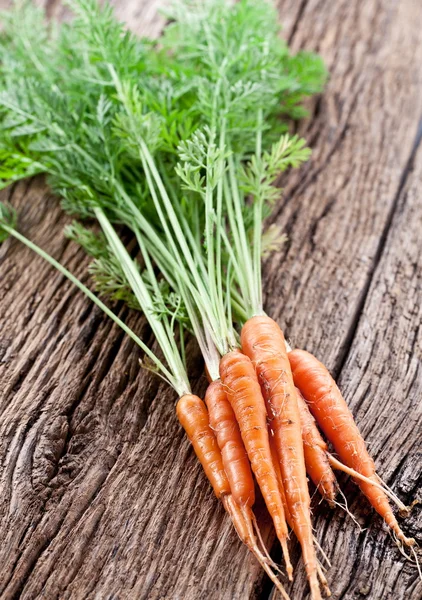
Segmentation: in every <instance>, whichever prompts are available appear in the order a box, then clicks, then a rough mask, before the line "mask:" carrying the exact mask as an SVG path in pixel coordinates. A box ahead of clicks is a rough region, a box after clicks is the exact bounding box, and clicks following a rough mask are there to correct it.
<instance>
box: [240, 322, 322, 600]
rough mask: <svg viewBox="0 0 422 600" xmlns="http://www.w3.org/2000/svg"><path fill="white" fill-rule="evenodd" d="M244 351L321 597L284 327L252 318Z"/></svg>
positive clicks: (314, 587)
mask: <svg viewBox="0 0 422 600" xmlns="http://www.w3.org/2000/svg"><path fill="white" fill-rule="evenodd" d="M241 343H242V350H243V352H244V353H245V354H246V355H247V356H248V357H249V358H250V359H251V360H252V362H253V364H254V366H255V369H256V373H257V375H258V379H259V381H260V383H261V389H262V392H263V394H264V397H265V399H266V402H267V406H268V407H269V409H270V411H271V414H270V418H271V419H272V425H271V427H272V429H273V431H274V437H275V443H276V447H277V454H278V458H279V461H280V468H281V474H282V480H283V485H284V491H285V494H286V499H287V504H288V506H289V510H290V514H291V517H292V520H293V524H294V531H295V533H296V535H297V537H298V539H299V542H300V544H301V547H302V553H303V558H304V563H305V568H306V573H307V576H308V581H309V585H310V589H311V597H312V599H313V600H319V599H320V598H321V592H320V588H319V583H318V575H317V560H316V554H315V548H314V544H313V534H312V524H311V513H310V502H311V500H310V496H309V490H308V482H307V478H306V468H305V458H304V451H303V443H302V433H301V427H300V416H299V408H298V405H297V395H296V389H295V387H294V384H293V379H292V374H291V369H290V365H289V360H288V358H287V351H286V345H285V340H284V335H283V332H282V331H281V329H280V327H279V326H278V325H277V323H275V321H273V320H272V319H270V318H269V317H267V316H266V315H262V316H255V317H252V318H251V319H249V320H248V321H247V322H246V323H245V324H244V326H243V328H242V332H241Z"/></svg>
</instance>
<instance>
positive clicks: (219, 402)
mask: <svg viewBox="0 0 422 600" xmlns="http://www.w3.org/2000/svg"><path fill="white" fill-rule="evenodd" d="M205 403H206V405H207V408H208V414H209V420H210V426H211V429H212V430H213V431H214V434H215V436H216V438H217V443H218V447H219V448H220V451H221V455H222V459H223V465H224V470H225V472H226V475H227V479H228V480H229V483H230V489H231V493H232V494H233V498H234V499H235V501H236V502H237V504H239V505H240V506H248V507H251V506H253V504H254V502H255V487H254V482H253V478H252V472H251V467H250V464H249V460H248V455H247V454H246V450H245V446H244V445H243V441H242V436H241V434H240V429H239V425H238V424H237V421H236V417H235V414H234V412H233V409H232V407H231V404H230V402H229V401H228V399H227V395H226V392H225V390H224V388H223V384H222V383H221V381H220V380H218V381H213V382H212V383H210V385H209V386H208V389H207V391H206V394H205Z"/></svg>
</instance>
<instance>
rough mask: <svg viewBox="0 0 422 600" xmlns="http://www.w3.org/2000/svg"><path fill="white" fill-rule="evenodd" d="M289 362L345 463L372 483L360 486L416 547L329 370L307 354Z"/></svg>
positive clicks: (399, 534) (299, 353) (294, 355)
mask: <svg viewBox="0 0 422 600" xmlns="http://www.w3.org/2000/svg"><path fill="white" fill-rule="evenodd" d="M289 361H290V364H291V367H292V372H293V379H294V382H295V384H296V385H297V387H298V388H299V389H300V391H301V392H302V394H303V396H304V398H305V400H306V402H307V404H308V406H309V409H310V411H311V413H312V414H313V416H314V417H315V419H316V421H317V423H318V425H319V426H320V427H321V429H322V430H323V432H324V433H325V435H326V436H327V438H328V440H329V441H330V442H331V443H332V444H333V446H334V448H335V450H336V452H337V454H338V455H339V457H340V459H341V461H342V462H343V463H344V464H345V465H346V466H347V467H350V468H351V469H354V470H355V471H357V472H358V473H360V474H361V475H363V476H365V477H366V478H367V479H368V480H370V481H365V480H364V481H363V480H362V478H360V479H357V483H358V485H359V487H360V489H361V490H362V492H363V493H364V494H365V496H366V497H367V498H368V500H369V502H370V503H371V505H372V506H373V507H374V509H375V510H376V511H377V512H378V513H379V514H380V515H381V516H382V517H383V519H384V520H385V522H386V523H387V525H388V526H389V527H390V528H391V529H392V530H393V532H394V533H395V535H396V536H397V538H398V539H399V540H401V541H402V542H403V543H404V544H405V545H407V546H411V545H413V544H414V543H415V541H414V540H413V539H412V538H407V537H406V536H405V535H404V533H403V531H402V530H401V528H400V526H399V524H398V522H397V519H396V517H395V516H394V514H393V512H392V510H391V507H390V505H389V502H388V497H387V494H386V492H385V490H384V489H382V488H380V486H379V485H377V484H378V478H377V475H376V471H375V464H374V461H373V460H372V458H371V457H370V455H369V453H368V451H367V449H366V446H365V442H364V440H363V438H362V436H361V434H360V432H359V430H358V428H357V425H356V423H355V421H354V418H353V415H352V413H351V412H350V410H349V408H348V406H347V404H346V401H345V400H344V398H343V396H342V394H341V392H340V390H339V389H338V387H337V385H336V383H335V381H334V379H333V378H332V377H331V375H330V373H329V372H328V370H327V369H326V367H325V366H324V365H323V364H322V363H321V362H319V360H318V359H316V358H315V356H313V355H312V354H310V353H309V352H306V351H305V350H293V351H292V352H290V353H289Z"/></svg>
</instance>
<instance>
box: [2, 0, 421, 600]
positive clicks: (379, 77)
mask: <svg viewBox="0 0 422 600" xmlns="http://www.w3.org/2000/svg"><path fill="white" fill-rule="evenodd" d="M1 3H2V4H3V6H5V5H6V2H5V0H1ZM157 7H158V2H156V1H155V0H144V1H143V2H141V1H137V0H118V2H117V11H118V14H119V16H120V17H122V18H123V19H125V20H127V22H128V24H129V25H130V27H132V28H133V29H135V30H136V31H138V32H142V33H144V34H145V33H149V34H154V35H155V34H158V33H159V31H160V28H161V27H162V23H163V20H162V18H161V17H157V13H156V11H157ZM279 10H280V16H281V19H282V21H283V22H284V35H285V37H286V38H288V39H289V42H290V44H291V45H292V47H293V48H294V49H299V48H306V49H309V50H316V51H318V52H319V53H321V54H322V56H323V57H324V59H325V61H326V64H327V66H328V69H329V71H330V75H331V77H330V81H329V83H328V85H327V87H326V90H325V92H324V94H323V95H322V96H321V97H319V98H317V99H316V100H315V101H313V102H312V103H311V104H310V105H309V108H310V115H309V118H308V119H306V120H305V121H303V122H302V123H301V125H300V131H301V133H302V134H303V135H305V136H306V138H307V140H308V141H309V143H310V145H311V146H312V147H313V149H314V151H313V156H312V159H311V160H310V161H309V162H308V163H307V164H306V165H305V166H304V168H303V169H302V170H301V171H300V172H298V173H292V174H291V175H289V176H288V177H287V178H286V180H285V193H284V195H283V198H280V202H279V205H278V206H277V209H276V211H275V215H274V221H276V222H277V223H278V224H279V225H281V226H282V227H283V228H284V230H285V231H286V232H287V233H288V235H289V238H290V241H289V242H288V243H287V244H286V245H285V247H284V248H283V250H282V251H281V252H278V253H277V254H274V255H273V256H272V257H271V258H270V259H269V260H268V262H267V264H266V268H265V292H266V298H267V301H266V308H267V310H268V312H269V314H271V315H272V316H273V317H274V318H276V319H278V320H279V322H280V324H281V325H282V327H283V328H284V329H285V332H286V334H287V336H288V337H289V338H290V340H291V341H292V343H293V344H294V345H297V346H300V347H304V348H307V349H308V350H310V351H312V352H314V353H316V354H317V355H318V356H319V357H320V358H321V360H323V361H324V362H325V363H326V364H327V366H328V367H329V368H330V369H331V371H332V372H333V373H334V375H335V376H336V377H337V378H338V381H339V384H340V387H341V388H342V390H343V392H344V394H345V396H346V399H347V401H348V403H349V406H350V407H351V409H352V410H353V412H354V415H355V417H356V420H357V422H358V424H359V426H360V428H361V431H362V433H363V434H364V436H365V438H366V440H367V442H368V445H369V448H370V450H371V453H372V455H373V456H374V458H375V460H376V464H377V466H378V469H379V472H380V474H381V475H382V476H383V478H384V480H385V481H386V482H387V483H388V484H389V485H390V486H392V488H393V489H394V490H395V491H396V493H397V494H398V495H399V496H400V497H401V498H402V499H403V501H404V502H410V501H411V500H412V499H414V498H415V496H416V494H417V488H418V481H419V482H420V477H421V464H422V454H421V439H422V438H421V436H422V425H421V422H422V420H421V394H422V376H421V358H422V329H421V328H420V324H421V316H422V261H421V257H422V185H421V184H422V147H420V139H421V128H420V123H421V121H420V119H421V116H422V67H421V65H422V4H421V3H420V1H418V0H401V2H397V1H396V0H361V1H358V0H337V1H336V2H330V1H323V0H302V1H301V2H297V1H294V0H282V1H280V2H279ZM60 11H61V9H60V7H59V6H58V4H56V2H55V1H54V0H52V1H51V0H50V2H49V6H48V12H49V14H55V13H60ZM2 198H3V199H8V200H10V201H11V202H12V204H13V205H14V206H16V207H17V209H18V210H19V213H20V229H21V231H23V232H24V233H25V234H27V235H28V236H29V237H30V238H31V239H33V240H34V241H35V242H37V243H38V244H40V245H41V246H42V247H44V248H45V249H46V250H48V251H49V252H50V253H51V254H53V255H54V256H55V257H56V258H58V259H59V260H60V261H62V262H63V263H64V264H65V265H66V266H67V267H68V268H69V269H71V270H72V271H74V272H75V273H76V274H78V275H82V274H84V273H85V272H86V271H85V268H86V265H87V259H86V258H85V256H84V255H83V253H82V252H81V251H80V250H79V249H78V248H77V247H76V246H75V245H74V244H73V243H70V242H68V241H66V240H65V239H64V238H63V236H62V228H63V225H64V224H65V223H66V222H67V218H65V217H64V216H63V215H62V213H61V211H60V209H59V206H58V202H57V200H56V199H55V198H53V197H52V196H51V194H50V193H49V192H48V190H47V188H46V186H45V184H44V182H43V180H42V179H35V180H32V181H26V182H23V183H21V184H19V185H17V186H15V187H13V188H12V189H9V190H6V191H5V192H4V193H3V194H2ZM45 215H47V216H45ZM0 263H1V264H0V273H1V287H0V323H1V334H0V335H1V337H0V381H1V385H0V393H1V405H0V410H1V417H0V432H1V433H0V456H1V459H0V460H1V463H0V464H1V470H0V480H1V484H0V485H1V493H0V540H1V543H0V565H1V569H0V590H1V599H2V600H11V599H12V598H22V599H25V600H28V599H36V598H46V599H48V600H53V599H60V600H62V599H66V598H71V599H74V600H76V599H81V600H82V599H84V600H85V599H100V600H103V599H104V600H106V599H107V600H112V599H113V600H117V599H119V600H120V599H126V598H129V599H136V600H138V599H139V600H140V599H142V600H143V599H145V600H146V599H148V600H150V599H163V600H164V599H166V600H197V599H200V598H207V599H208V600H243V599H247V598H254V599H257V598H267V597H268V595H269V593H270V590H271V587H270V586H269V585H268V583H267V582H266V580H264V579H263V577H262V573H261V571H260V570H259V569H258V568H257V565H256V563H255V561H254V560H253V559H252V558H251V557H250V556H249V555H248V552H247V550H246V549H245V548H243V547H242V546H241V544H240V542H239V541H238V540H237V538H236V535H235V533H234V532H233V530H232V529H231V527H230V524H229V521H228V519H227V518H226V516H225V515H224V513H223V510H222V508H221V506H220V505H219V504H218V502H217V501H216V500H215V498H214V497H213V495H212V491H211V489H210V486H209V485H208V483H207V482H206V481H205V478H204V476H203V473H202V471H201V468H200V466H199V465H198V463H197V461H196V459H195V457H194V455H193V452H192V450H191V448H190V447H189V444H188V442H187V440H186V439H185V436H184V434H183V433H182V431H181V428H180V427H179V425H178V423H177V422H176V418H175V414H174V401H175V397H174V394H173V393H172V392H171V391H169V390H168V389H167V388H166V387H165V385H164V384H161V383H160V382H159V380H158V379H156V378H154V377H153V376H151V375H150V374H148V373H146V372H144V371H143V370H142V369H140V368H139V363H138V361H139V358H140V354H139V352H138V350H137V349H136V348H135V347H134V344H133V343H132V342H131V341H130V340H129V339H128V338H127V337H126V336H125V335H123V334H122V332H121V331H119V330H118V328H117V327H115V326H114V325H112V323H111V322H110V321H109V320H108V319H107V318H105V317H104V316H103V315H102V314H101V313H100V312H99V310H97V309H96V308H94V307H93V305H92V304H91V303H90V302H89V301H87V300H86V299H85V298H84V297H82V295H81V294H80V293H79V292H78V291H77V290H75V289H74V288H73V287H72V286H71V285H69V283H68V282H67V281H66V280H65V279H64V278H63V277H62V276H61V275H59V274H58V273H56V272H54V271H53V270H52V269H51V268H50V267H49V266H47V265H46V264H45V263H43V261H42V260H41V259H39V258H37V257H36V256H34V255H33V254H31V252H29V251H28V250H26V249H25V248H24V247H22V246H21V245H19V244H17V243H15V242H13V241H9V242H7V243H6V244H4V245H3V246H2V247H1V249H0ZM83 276H84V277H85V279H86V275H83ZM120 314H121V316H123V317H124V318H125V319H127V320H128V322H129V324H130V325H131V326H132V327H134V328H135V329H136V330H137V331H138V332H139V334H140V335H142V336H143V338H144V340H146V341H151V342H152V339H151V332H150V331H149V329H148V327H147V326H146V324H145V321H144V319H143V318H142V316H139V315H135V314H131V313H130V312H128V311H127V310H126V309H124V308H120ZM190 356H191V365H190V367H191V372H192V375H193V378H194V380H195V381H196V387H197V389H198V390H199V391H203V389H204V387H205V381H204V377H203V375H202V363H201V361H200V360H199V358H198V355H197V353H196V351H195V350H193V349H191V351H190ZM340 481H341V483H342V489H343V491H344V494H345V496H346V498H347V502H348V505H349V509H350V510H351V511H352V512H353V514H354V515H355V517H356V519H357V521H358V523H359V524H360V527H361V529H359V527H358V526H357V525H355V524H354V523H353V521H352V520H351V519H350V518H349V517H348V516H347V514H345V512H344V511H343V510H341V509H340V508H337V509H336V510H335V511H331V510H330V509H328V507H327V506H326V505H325V504H319V500H318V498H317V497H315V498H314V520H315V532H316V536H317V538H318V539H319V541H320V543H321V544H322V545H323V547H324V548H325V551H326V552H327V554H328V556H329V558H330V560H331V562H332V568H331V569H330V571H329V580H330V584H331V588H332V592H333V598H334V599H335V600H352V599H370V600H381V599H382V600H388V599H391V600H393V599H394V600H405V599H406V600H418V599H420V598H421V597H422V584H421V582H420V581H419V580H418V577H417V572H416V569H415V567H414V566H412V565H411V564H410V563H409V562H407V561H406V560H405V559H404V558H403V557H402V556H401V554H400V553H399V551H398V550H397V548H396V547H395V546H394V543H393V541H392V539H391V537H390V536H389V535H388V534H387V533H386V531H385V528H384V526H383V525H382V522H381V519H380V518H379V517H377V516H376V515H375V514H374V513H373V511H372V510H370V508H369V507H368V504H367V502H366V501H365V499H363V498H362V496H361V494H360V493H359V492H358V490H357V488H356V486H355V485H354V484H353V483H352V482H350V481H348V480H347V478H342V477H340ZM402 524H403V528H404V530H405V532H406V533H408V534H412V535H414V536H415V537H416V538H417V539H419V541H420V542H421V541H422V519H421V511H420V509H419V510H418V508H415V509H414V511H413V513H412V515H411V517H410V518H408V519H407V520H405V521H402ZM276 553H277V550H276ZM290 593H291V598H292V600H299V599H302V598H305V597H307V586H306V582H305V579H304V577H303V569H302V567H301V568H300V569H297V576H296V581H295V583H294V585H293V586H291V588H290Z"/></svg>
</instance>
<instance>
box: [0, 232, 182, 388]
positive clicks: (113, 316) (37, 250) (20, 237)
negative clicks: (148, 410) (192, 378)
mask: <svg viewBox="0 0 422 600" xmlns="http://www.w3.org/2000/svg"><path fill="white" fill-rule="evenodd" d="M1 227H2V229H4V230H5V231H7V232H8V233H9V234H10V235H12V236H13V237H14V238H16V239H17V240H18V241H19V242H21V243H22V244H24V245H25V246H26V247H27V248H29V249H30V250H32V251H33V252H35V253H36V254H38V256H41V258H43V259H44V260H45V261H46V262H48V263H49V264H50V265H51V266H52V267H54V268H55V269H57V271H59V273H61V274H62V275H64V276H65V277H66V278H67V279H68V280H69V281H70V282H71V283H73V284H74V285H75V286H76V287H77V288H78V289H79V290H80V291H81V292H83V293H84V294H85V296H87V298H89V299H90V300H92V302H94V304H95V305H96V306H98V308H100V309H101V310H102V311H103V312H104V313H105V314H106V315H107V316H108V317H110V319H112V320H113V321H114V323H116V325H118V326H119V327H120V328H121V329H122V330H123V331H124V332H125V333H126V334H127V335H128V336H129V337H130V338H131V339H132V340H133V341H134V342H135V343H136V344H137V345H138V346H139V347H140V348H141V349H142V350H143V351H144V352H145V354H146V355H147V356H148V357H149V358H150V359H151V360H152V361H153V362H154V364H155V365H156V366H157V367H158V368H159V369H160V371H162V373H163V374H164V376H165V378H166V379H167V380H168V382H169V383H170V380H171V378H172V376H171V373H170V371H169V370H168V369H167V368H166V367H165V366H164V364H163V363H162V362H161V361H160V360H159V358H157V357H156V356H155V354H154V353H153V352H152V351H151V350H150V349H149V348H148V346H147V345H146V344H144V342H143V341H142V340H141V339H140V338H139V337H138V336H137V335H136V333H134V332H133V331H132V330H131V329H130V328H129V327H128V326H127V325H126V324H125V323H124V322H123V321H122V320H121V319H120V318H119V317H118V316H117V315H116V314H115V313H114V312H113V311H112V310H110V309H109V308H108V306H106V305H105V304H104V302H102V301H101V300H100V299H99V298H98V297H97V296H96V295H95V294H94V293H93V292H91V290H90V289H88V288H87V287H86V286H85V285H84V284H83V283H82V282H81V281H80V280H79V279H78V278H77V277H76V276H75V275H73V274H72V273H71V272H70V271H68V270H67V269H66V267H64V266H63V265H62V264H60V263H59V262H58V261H57V260H55V259H54V258H53V257H52V256H50V255H49V254H47V252H45V251H44V250H42V248H40V247H39V246H37V245H36V244H34V243H33V242H31V240H29V239H28V238H26V237H25V236H24V235H22V234H21V233H19V231H16V229H13V228H12V227H9V226H8V225H6V224H4V223H2V225H1Z"/></svg>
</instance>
